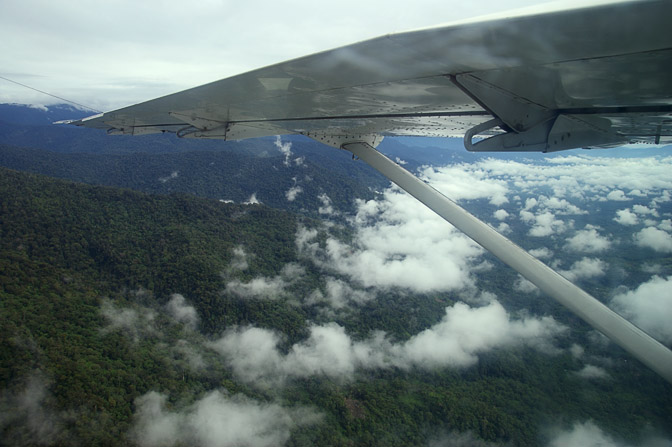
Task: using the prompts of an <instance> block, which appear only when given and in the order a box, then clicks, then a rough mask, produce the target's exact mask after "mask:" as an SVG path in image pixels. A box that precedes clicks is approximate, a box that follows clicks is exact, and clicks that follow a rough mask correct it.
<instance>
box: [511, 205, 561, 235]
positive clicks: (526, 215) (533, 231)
mask: <svg viewBox="0 0 672 447" xmlns="http://www.w3.org/2000/svg"><path fill="white" fill-rule="evenodd" d="M520 218H521V220H523V222H526V223H529V224H531V225H532V228H530V231H529V233H528V234H529V235H530V236H534V237H546V236H551V235H552V234H556V233H562V232H564V231H565V230H566V229H567V225H566V224H565V222H563V221H562V220H559V219H556V218H555V215H554V214H553V213H551V212H550V211H545V212H542V213H540V214H536V215H535V214H533V213H531V212H529V211H526V210H522V211H520Z"/></svg>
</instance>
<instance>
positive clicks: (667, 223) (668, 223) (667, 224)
mask: <svg viewBox="0 0 672 447" xmlns="http://www.w3.org/2000/svg"><path fill="white" fill-rule="evenodd" d="M658 228H660V229H661V230H665V231H672V219H665V220H663V221H662V222H660V223H659V224H658Z"/></svg>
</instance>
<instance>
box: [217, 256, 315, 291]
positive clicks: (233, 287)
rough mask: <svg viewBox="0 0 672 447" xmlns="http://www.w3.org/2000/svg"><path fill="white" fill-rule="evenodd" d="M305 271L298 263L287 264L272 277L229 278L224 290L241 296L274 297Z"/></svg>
mask: <svg viewBox="0 0 672 447" xmlns="http://www.w3.org/2000/svg"><path fill="white" fill-rule="evenodd" d="M304 273H305V271H304V269H303V267H301V266H300V265H298V264H293V263H290V264H287V265H285V266H284V267H283V269H282V271H281V272H280V274H279V275H277V276H274V277H272V278H267V277H265V276H260V277H257V278H253V279H251V280H250V281H248V282H242V281H240V280H238V279H231V280H229V281H228V282H227V283H226V289H225V290H226V292H227V293H231V294H234V295H237V296H239V297H241V298H266V299H275V298H278V297H280V296H282V295H283V294H284V292H285V289H286V288H287V287H289V286H290V285H292V284H293V283H294V282H295V281H297V280H298V279H300V278H301V277H302V276H303V274H304Z"/></svg>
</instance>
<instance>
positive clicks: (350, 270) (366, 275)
mask: <svg viewBox="0 0 672 447" xmlns="http://www.w3.org/2000/svg"><path fill="white" fill-rule="evenodd" d="M353 224H354V225H355V228H356V239H355V241H354V243H353V244H346V243H344V242H341V241H339V240H338V239H335V238H332V237H329V238H328V239H327V241H326V244H324V245H320V244H319V243H318V232H317V231H315V230H306V229H300V230H299V232H298V234H297V247H298V249H299V252H300V253H301V254H302V255H303V256H306V257H308V258H310V259H311V260H312V261H313V262H315V263H316V264H318V265H320V266H322V267H324V268H326V269H329V270H332V271H334V272H335V273H338V274H340V275H346V276H348V277H350V278H351V279H352V280H354V281H355V282H356V283H358V284H360V285H361V286H363V287H377V288H389V287H403V288H407V289H409V290H411V291H415V292H427V291H431V290H455V289H461V288H464V287H467V286H470V285H471V284H472V279H471V278H470V272H469V266H470V264H472V263H475V262H476V261H477V258H478V257H479V256H480V255H481V254H482V249H481V248H480V247H478V246H477V245H476V244H475V243H473V242H472V241H471V240H470V239H468V238H467V237H466V236H464V235H463V234H462V233H461V232H459V231H457V230H455V229H454V227H453V226H452V225H450V224H448V223H446V222H445V221H443V220H442V219H441V218H439V217H438V216H436V215H435V214H434V213H433V212H432V211H430V210H428V209H427V208H426V207H425V206H424V205H422V204H420V203H418V202H417V201H416V200H415V199H413V198H412V197H410V196H409V195H407V194H406V193H403V192H401V191H399V190H398V189H396V188H390V189H388V190H386V191H385V193H384V197H383V199H382V200H380V201H373V200H371V201H368V202H364V201H358V211H357V214H356V216H355V217H354V219H353Z"/></svg>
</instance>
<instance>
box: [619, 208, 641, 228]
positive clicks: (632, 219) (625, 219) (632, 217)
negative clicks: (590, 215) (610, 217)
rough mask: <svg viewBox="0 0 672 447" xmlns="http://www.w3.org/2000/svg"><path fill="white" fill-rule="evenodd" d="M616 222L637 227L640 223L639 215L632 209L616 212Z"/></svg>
mask: <svg viewBox="0 0 672 447" xmlns="http://www.w3.org/2000/svg"><path fill="white" fill-rule="evenodd" d="M614 220H615V221H616V222H618V223H619V224H621V225H637V223H638V222H639V218H638V217H637V214H635V213H633V212H632V211H630V208H626V209H624V210H618V211H616V217H614Z"/></svg>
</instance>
